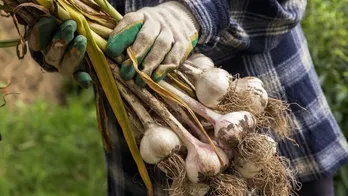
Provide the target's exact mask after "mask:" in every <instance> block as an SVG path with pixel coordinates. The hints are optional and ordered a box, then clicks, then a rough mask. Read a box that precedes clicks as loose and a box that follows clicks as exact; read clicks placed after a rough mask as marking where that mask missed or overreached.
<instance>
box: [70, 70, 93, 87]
mask: <svg viewBox="0 0 348 196" xmlns="http://www.w3.org/2000/svg"><path fill="white" fill-rule="evenodd" d="M73 79H74V80H75V81H76V82H77V83H78V84H79V85H80V86H81V87H82V88H84V89H88V88H89V87H90V86H91V84H92V78H91V76H90V75H89V74H88V73H86V72H83V71H78V72H75V73H74V74H73Z"/></svg>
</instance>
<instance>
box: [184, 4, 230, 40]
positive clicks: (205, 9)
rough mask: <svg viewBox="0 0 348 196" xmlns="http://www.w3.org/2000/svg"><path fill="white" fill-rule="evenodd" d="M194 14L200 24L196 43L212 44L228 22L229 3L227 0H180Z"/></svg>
mask: <svg viewBox="0 0 348 196" xmlns="http://www.w3.org/2000/svg"><path fill="white" fill-rule="evenodd" d="M181 2H182V3H184V4H185V5H186V6H187V7H188V8H189V9H190V10H191V11H192V13H193V14H194V16H195V17H196V19H197V21H198V22H199V24H200V27H201V32H200V38H199V40H198V44H204V45H210V46H214V45H215V44H216V43H217V42H218V41H219V38H220V32H221V31H222V30H223V29H225V28H227V27H228V24H229V3H228V1H227V0H181Z"/></svg>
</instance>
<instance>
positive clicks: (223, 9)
mask: <svg viewBox="0 0 348 196" xmlns="http://www.w3.org/2000/svg"><path fill="white" fill-rule="evenodd" d="M182 2H184V3H185V4H186V5H187V6H188V7H189V8H190V9H191V10H192V13H193V14H194V15H195V17H196V18H197V20H198V22H199V24H200V25H201V28H202V30H201V35H200V36H201V37H200V40H199V44H201V47H203V48H206V49H210V48H212V47H214V46H215V45H216V44H217V43H218V42H220V43H222V44H224V45H228V46H229V47H231V48H232V49H234V50H238V51H248V52H252V53H258V52H264V51H267V50H270V49H272V48H274V47H276V46H277V44H278V43H279V42H280V40H281V39H282V38H283V37H284V35H285V34H286V33H288V32H289V31H290V30H291V29H292V28H294V27H295V26H296V25H298V24H299V23H300V21H301V20H302V18H303V15H304V12H305V7H306V4H307V2H306V1H305V0H263V1H260V0H231V1H224V0H182Z"/></svg>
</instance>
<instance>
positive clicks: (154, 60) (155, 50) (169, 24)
mask: <svg viewBox="0 0 348 196" xmlns="http://www.w3.org/2000/svg"><path fill="white" fill-rule="evenodd" d="M199 30H200V26H199V24H198V22H197V21H196V19H195V18H194V16H193V15H192V13H190V11H189V10H188V9H187V8H186V7H185V6H184V5H183V4H181V3H180V2H176V1H170V2H166V3H162V4H160V5H158V6H156V7H145V8H142V9H140V10H138V11H136V12H131V13H128V14H126V15H125V16H124V18H123V19H122V20H121V21H120V23H119V24H118V25H117V27H116V28H115V29H114V30H113V32H112V33H111V35H110V36H109V39H108V43H107V53H108V55H109V56H111V57H117V56H119V55H120V54H121V53H122V52H123V51H125V50H126V49H127V48H128V47H129V46H131V48H132V49H133V51H134V52H135V54H136V57H137V60H138V62H139V69H140V70H142V71H143V72H145V73H146V74H148V75H149V76H151V77H152V79H153V80H154V81H155V82H158V81H160V80H161V79H163V78H164V77H165V76H166V75H167V73H168V72H171V71H172V70H174V69H177V68H178V67H179V66H180V65H181V64H182V63H183V62H184V61H185V59H186V58H187V56H188V55H189V53H190V52H191V51H192V49H193V47H194V46H195V45H196V43H197V41H198V32H199ZM135 75H136V79H135V82H136V83H137V84H138V85H140V86H144V85H145V83H144V81H143V80H142V79H141V77H140V76H139V75H138V74H136V72H135V70H134V68H133V65H132V62H131V61H130V59H126V60H125V61H124V62H123V63H122V65H121V76H122V78H123V79H125V80H130V79H132V78H133V77H134V76H135Z"/></svg>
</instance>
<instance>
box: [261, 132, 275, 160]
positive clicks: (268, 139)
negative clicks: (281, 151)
mask: <svg viewBox="0 0 348 196" xmlns="http://www.w3.org/2000/svg"><path fill="white" fill-rule="evenodd" d="M261 137H265V138H266V139H267V141H268V142H269V145H270V146H271V151H270V154H271V155H275V154H276V153H277V145H278V144H277V142H276V141H274V139H273V138H272V137H270V136H268V135H261Z"/></svg>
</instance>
